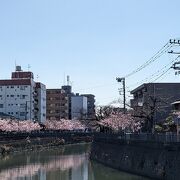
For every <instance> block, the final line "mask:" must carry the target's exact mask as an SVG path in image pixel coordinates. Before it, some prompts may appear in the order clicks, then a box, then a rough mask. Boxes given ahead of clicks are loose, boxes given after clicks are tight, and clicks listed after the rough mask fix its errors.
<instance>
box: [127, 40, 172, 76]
mask: <svg viewBox="0 0 180 180" xmlns="http://www.w3.org/2000/svg"><path fill="white" fill-rule="evenodd" d="M172 46H173V45H172V44H170V43H169V42H168V43H166V44H165V45H164V46H163V47H162V48H161V49H160V50H159V51H158V52H157V53H156V54H155V55H154V56H152V57H151V58H150V59H149V60H148V61H146V62H145V63H144V64H142V65H141V66H140V67H138V68H137V69H135V70H134V71H132V72H131V73H129V74H127V75H126V76H125V78H127V77H130V76H132V75H134V74H135V73H137V72H139V71H141V70H142V69H144V68H146V67H147V66H148V65H150V64H151V63H153V62H154V61H155V60H157V59H158V58H159V57H161V56H162V55H163V54H164V53H166V52H167V51H168V50H169V49H170V48H171V47H172Z"/></svg>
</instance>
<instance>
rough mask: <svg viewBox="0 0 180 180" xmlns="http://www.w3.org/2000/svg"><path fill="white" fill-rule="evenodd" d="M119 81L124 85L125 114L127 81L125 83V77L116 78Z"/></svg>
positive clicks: (124, 107)
mask: <svg viewBox="0 0 180 180" xmlns="http://www.w3.org/2000/svg"><path fill="white" fill-rule="evenodd" d="M116 81H117V82H121V83H122V85H123V109H124V114H125V113H126V83H125V78H124V77H123V78H119V77H117V78H116Z"/></svg>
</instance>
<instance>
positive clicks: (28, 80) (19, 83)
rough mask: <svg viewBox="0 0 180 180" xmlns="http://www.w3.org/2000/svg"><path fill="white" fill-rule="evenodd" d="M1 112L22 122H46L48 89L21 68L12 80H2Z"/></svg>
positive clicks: (18, 68) (13, 75)
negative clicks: (28, 120)
mask: <svg viewBox="0 0 180 180" xmlns="http://www.w3.org/2000/svg"><path fill="white" fill-rule="evenodd" d="M0 112H2V113H5V114H8V115H11V116H14V117H15V118H17V119H20V120H27V119H30V120H33V121H39V122H41V123H43V122H45V120H46V87H45V85H43V84H42V83H37V82H35V81H34V77H33V73H32V72H29V71H28V72H24V71H22V70H21V67H20V66H17V67H16V71H15V72H13V73H12V76H11V79H7V80H0Z"/></svg>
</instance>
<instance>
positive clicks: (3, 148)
mask: <svg viewBox="0 0 180 180" xmlns="http://www.w3.org/2000/svg"><path fill="white" fill-rule="evenodd" d="M17 137H18V136H17ZM17 137H15V136H14V137H12V138H11V137H10V136H8V140H7V139H6V137H5V136H4V140H1V139H0V156H3V155H6V154H9V153H14V152H21V151H32V150H37V149H44V148H52V147H58V146H62V145H67V144H77V143H88V142H92V138H91V137H90V136H88V135H84V134H83V135H81V134H72V133H71V134H61V135H60V134H59V136H56V137H53V136H52V137H38V136H37V137H34V136H33V137H30V136H27V137H26V136H22V138H19V139H17ZM5 139H6V140H5Z"/></svg>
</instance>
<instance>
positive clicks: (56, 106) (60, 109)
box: [46, 89, 69, 120]
mask: <svg viewBox="0 0 180 180" xmlns="http://www.w3.org/2000/svg"><path fill="white" fill-rule="evenodd" d="M46 94H47V96H46V107H47V108H46V113H47V119H49V120H53V119H55V120H59V119H68V118H69V100H68V95H67V93H66V92H65V91H64V90H62V89H47V91H46Z"/></svg>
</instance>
